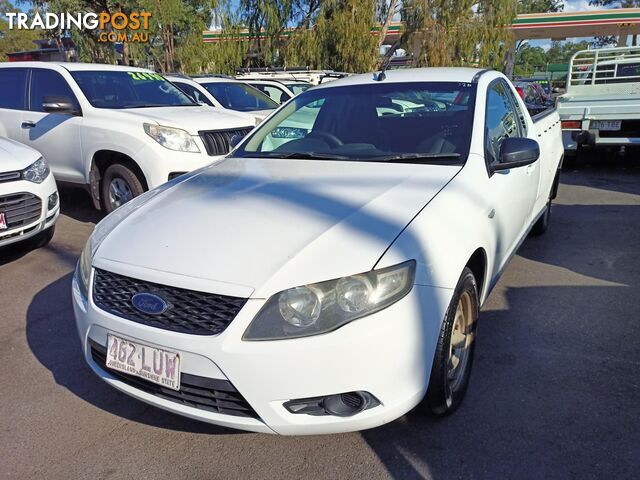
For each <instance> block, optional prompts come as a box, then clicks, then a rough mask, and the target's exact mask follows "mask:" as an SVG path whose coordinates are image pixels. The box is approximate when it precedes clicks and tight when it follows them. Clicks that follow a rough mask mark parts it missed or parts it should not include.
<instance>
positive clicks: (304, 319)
mask: <svg viewBox="0 0 640 480" xmlns="http://www.w3.org/2000/svg"><path fill="white" fill-rule="evenodd" d="M415 269H416V262H415V260H410V261H408V262H404V263H401V264H399V265H395V266H393V267H388V268H383V269H380V270H372V271H370V272H366V273H361V274H358V275H352V276H349V277H343V278H338V279H335V280H329V281H328V282H321V283H314V284H311V285H304V286H302V287H295V288H291V289H289V290H285V291H283V292H280V293H276V294H275V295H274V296H272V297H271V298H270V299H269V300H268V301H267V303H266V304H265V305H264V307H262V309H261V310H260V312H259V313H258V315H256V318H254V319H253V321H252V322H251V324H250V325H249V327H248V328H247V330H246V331H245V332H244V335H243V337H242V338H243V339H244V340H281V339H286V338H297V337H308V336H310V335H318V334H320V333H327V332H330V331H332V330H335V329H336V328H338V327H341V326H342V325H344V324H346V323H349V322H351V321H353V320H356V319H358V318H361V317H364V316H365V315H371V314H372V313H375V312H377V311H380V310H382V309H383V308H386V307H388V306H389V305H391V304H393V303H395V302H397V301H398V300H400V299H401V298H402V297H404V296H405V295H406V294H407V293H409V292H410V291H411V288H412V287H413V280H414V277H415Z"/></svg>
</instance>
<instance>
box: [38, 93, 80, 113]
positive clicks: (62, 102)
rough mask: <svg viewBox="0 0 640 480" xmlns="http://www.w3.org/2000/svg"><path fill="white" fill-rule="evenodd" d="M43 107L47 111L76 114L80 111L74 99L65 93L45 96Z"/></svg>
mask: <svg viewBox="0 0 640 480" xmlns="http://www.w3.org/2000/svg"><path fill="white" fill-rule="evenodd" d="M42 109H43V110H44V111H45V112H47V113H60V114H67V115H76V114H77V113H78V112H77V110H76V108H75V106H74V104H73V101H72V100H71V99H70V98H69V97H67V96H65V95H51V96H46V97H44V102H42Z"/></svg>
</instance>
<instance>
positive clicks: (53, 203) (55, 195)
mask: <svg viewBox="0 0 640 480" xmlns="http://www.w3.org/2000/svg"><path fill="white" fill-rule="evenodd" d="M56 205H58V192H54V193H52V194H51V195H49V203H48V205H47V209H48V210H53V209H54V208H55V206H56Z"/></svg>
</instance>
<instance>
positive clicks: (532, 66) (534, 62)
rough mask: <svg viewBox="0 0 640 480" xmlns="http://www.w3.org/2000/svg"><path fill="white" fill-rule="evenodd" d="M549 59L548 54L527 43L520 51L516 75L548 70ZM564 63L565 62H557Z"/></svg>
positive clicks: (515, 69) (517, 58)
mask: <svg viewBox="0 0 640 480" xmlns="http://www.w3.org/2000/svg"><path fill="white" fill-rule="evenodd" d="M547 63H549V61H548V57H547V54H546V52H545V51H544V50H543V49H542V48H540V47H532V46H531V45H529V44H527V43H525V44H524V45H522V47H520V49H519V50H518V54H517V55H516V63H515V68H514V74H515V75H519V76H521V75H530V74H532V73H533V72H540V71H544V70H546V67H547ZM557 63H563V62H557Z"/></svg>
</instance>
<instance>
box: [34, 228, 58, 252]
mask: <svg viewBox="0 0 640 480" xmlns="http://www.w3.org/2000/svg"><path fill="white" fill-rule="evenodd" d="M55 231H56V226H55V225H52V226H51V227H49V228H47V229H46V230H43V231H42V232H40V233H39V234H37V235H36V236H35V237H33V239H32V240H31V245H33V248H42V247H44V246H46V245H48V244H49V242H50V241H51V239H52V238H53V234H54V233H55Z"/></svg>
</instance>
